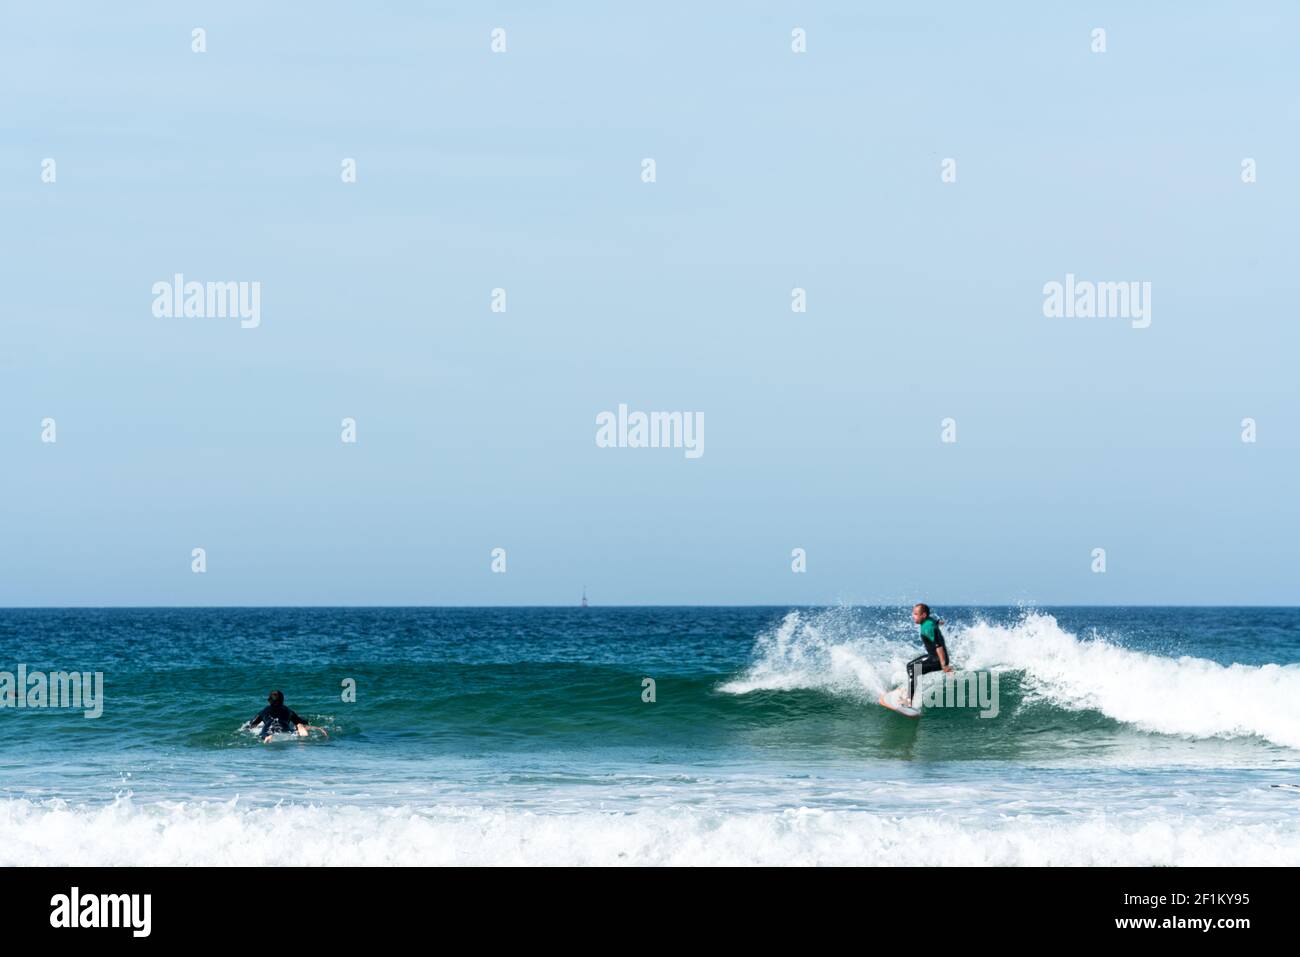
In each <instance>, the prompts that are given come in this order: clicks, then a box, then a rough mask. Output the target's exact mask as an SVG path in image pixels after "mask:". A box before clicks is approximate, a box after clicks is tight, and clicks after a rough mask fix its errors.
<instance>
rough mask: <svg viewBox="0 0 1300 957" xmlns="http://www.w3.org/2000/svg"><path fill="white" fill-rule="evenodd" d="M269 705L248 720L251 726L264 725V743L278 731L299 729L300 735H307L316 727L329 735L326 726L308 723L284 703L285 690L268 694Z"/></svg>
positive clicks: (303, 736) (302, 736) (301, 736)
mask: <svg viewBox="0 0 1300 957" xmlns="http://www.w3.org/2000/svg"><path fill="white" fill-rule="evenodd" d="M266 700H267V702H268V703H267V706H266V707H265V708H263V709H262V710H261V711H259V712H257V714H255V715H253V718H252V720H250V721H249V722H248V726H249V727H250V728H256V727H257V726H258V725H259V724H260V725H261V726H262V743H263V744H266V743H267V742H268V741H270V740H271V735H272V734H274V733H275V732H277V731H297V732H298V737H300V738H305V737H307V732H308V731H310V730H312V729H315V730H317V731H319V732H320V733H321V734H323V735H325V737H327V738H328V737H329V734H328V732H326V730H325V729H324V728H318V727H316V725H314V724H308V723H307V722H306V721H304V720H303V719H302V718H300V717H298V712H296V711H294V710H293V709H292V708H286V707H285V705H284V692H283V691H272V692H271V693H270V694H269V695H267V696H266Z"/></svg>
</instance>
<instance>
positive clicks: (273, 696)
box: [266, 691, 284, 704]
mask: <svg viewBox="0 0 1300 957" xmlns="http://www.w3.org/2000/svg"><path fill="white" fill-rule="evenodd" d="M266 700H267V701H269V702H270V703H271V704H284V692H283V691H272V692H271V693H270V694H269V695H267V696H266Z"/></svg>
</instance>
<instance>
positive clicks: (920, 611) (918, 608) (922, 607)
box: [912, 601, 930, 625]
mask: <svg viewBox="0 0 1300 957" xmlns="http://www.w3.org/2000/svg"><path fill="white" fill-rule="evenodd" d="M929 617H930V606H929V605H926V604H923V603H922V602H919V601H918V602H917V603H916V604H915V605H913V606H912V621H914V622H916V623H917V624H918V625H919V624H920V623H921V622H923V621H925V620H926V619H927V618H929Z"/></svg>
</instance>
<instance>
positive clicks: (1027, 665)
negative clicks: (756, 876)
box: [720, 610, 1300, 749]
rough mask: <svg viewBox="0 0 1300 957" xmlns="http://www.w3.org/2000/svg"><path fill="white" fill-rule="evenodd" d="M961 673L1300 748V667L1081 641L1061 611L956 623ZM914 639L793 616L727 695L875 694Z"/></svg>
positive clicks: (952, 641) (1070, 703) (1170, 729)
mask: <svg viewBox="0 0 1300 957" xmlns="http://www.w3.org/2000/svg"><path fill="white" fill-rule="evenodd" d="M948 631H949V642H948V643H949V645H950V647H951V650H952V653H953V656H954V660H955V661H956V663H957V665H958V667H960V668H964V669H971V670H992V671H1016V672H1020V673H1021V674H1022V675H1023V676H1024V688H1025V689H1026V690H1027V692H1028V696H1029V699H1030V700H1034V699H1039V700H1044V701H1047V702H1050V703H1051V704H1052V705H1054V706H1056V707H1059V708H1064V709H1066V710H1070V711H1085V710H1087V711H1098V712H1101V713H1102V714H1105V715H1106V716H1108V717H1110V718H1113V719H1115V720H1116V721H1120V722H1123V723H1125V724H1129V725H1132V726H1134V727H1136V728H1139V729H1141V730H1143V731H1150V732H1156V733H1160V734H1170V735H1180V736H1184V737H1188V738H1238V737H1249V736H1256V737H1260V738H1264V739H1266V740H1268V741H1271V742H1273V743H1274V744H1278V745H1282V746H1284V747H1288V748H1297V749H1300V665H1294V664H1290V665H1277V664H1269V665H1242V664H1232V665H1221V664H1218V663H1216V662H1213V661H1208V660H1206V659H1203V658H1191V657H1181V658H1169V657H1166V656H1163V655H1156V654H1150V653H1147V652H1143V651H1135V650H1132V649H1128V648H1124V647H1121V646H1120V645H1118V644H1115V643H1114V642H1112V641H1108V640H1105V639H1103V638H1090V639H1081V638H1079V637H1078V636H1077V635H1074V634H1071V633H1070V632H1068V631H1066V630H1064V629H1063V628H1061V627H1060V625H1059V624H1058V623H1057V621H1056V619H1055V618H1053V617H1052V616H1051V615H1045V614H1039V613H1033V612H1031V613H1028V614H1026V615H1025V616H1024V617H1023V618H1021V619H1020V620H1019V621H1017V622H1015V623H1014V624H1010V625H998V624H987V623H983V622H976V623H974V624H969V625H965V626H960V625H955V624H953V625H949V626H948ZM916 647H917V645H916V642H915V639H912V640H910V641H908V640H904V639H902V638H900V637H899V636H898V635H897V633H895V634H891V635H888V636H885V635H880V634H873V633H870V632H867V633H864V632H863V627H862V625H861V623H860V621H857V620H855V619H854V618H853V617H852V615H850V614H849V613H848V612H847V611H845V610H836V611H832V612H823V613H820V614H815V615H811V616H810V615H806V614H802V613H800V612H797V611H796V612H791V613H790V614H788V615H787V616H786V617H785V619H784V620H783V621H782V622H781V624H780V625H779V626H778V627H776V628H775V629H773V630H772V631H771V632H768V633H765V634H763V635H760V636H759V638H758V639H757V641H756V645H755V654H754V661H753V663H752V664H751V666H750V667H749V668H748V669H747V670H746V671H745V673H744V674H742V675H741V676H739V677H738V678H736V679H734V680H732V681H730V682H727V683H726V684H724V685H723V686H722V687H721V689H720V690H722V691H725V692H730V693H733V694H744V693H748V692H751V691H755V690H760V689H766V690H792V689H797V688H811V689H820V690H824V691H828V692H832V693H841V694H847V695H853V696H857V697H862V698H874V697H875V696H877V695H878V694H879V693H880V691H881V690H883V689H884V688H886V687H889V686H892V685H894V684H897V683H900V682H901V681H902V680H904V679H905V673H904V663H905V662H906V660H907V659H908V658H910V657H912V656H913V655H914V654H915V649H916Z"/></svg>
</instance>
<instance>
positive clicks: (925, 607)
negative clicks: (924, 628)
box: [912, 601, 930, 615]
mask: <svg viewBox="0 0 1300 957" xmlns="http://www.w3.org/2000/svg"><path fill="white" fill-rule="evenodd" d="M912 607H913V608H919V609H921V611H923V612H925V613H926V614H927V615H928V614H930V606H929V605H927V604H926V603H925V602H923V601H918V602H917V603H916V604H915V605H913V606H912Z"/></svg>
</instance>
